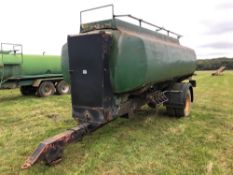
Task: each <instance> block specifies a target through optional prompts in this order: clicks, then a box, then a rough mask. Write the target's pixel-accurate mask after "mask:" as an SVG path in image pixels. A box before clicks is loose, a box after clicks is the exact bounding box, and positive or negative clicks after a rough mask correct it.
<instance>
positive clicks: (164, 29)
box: [80, 4, 182, 39]
mask: <svg viewBox="0 0 233 175" xmlns="http://www.w3.org/2000/svg"><path fill="white" fill-rule="evenodd" d="M107 7H111V8H112V19H114V18H117V17H129V18H132V19H135V20H137V21H138V22H139V26H140V27H142V23H144V24H147V25H150V26H152V27H155V28H156V30H155V31H156V32H160V31H165V32H167V36H170V34H172V35H174V36H176V38H177V39H180V38H181V37H182V35H180V34H178V33H176V32H173V31H171V30H168V29H166V28H164V27H161V26H158V25H155V24H152V23H150V22H147V21H145V20H143V19H140V18H137V17H135V16H132V15H130V14H125V15H115V14H114V5H113V4H108V5H103V6H99V7H95V8H90V9H87V10H83V11H80V26H81V25H82V13H84V12H88V11H93V10H98V9H101V8H107Z"/></svg>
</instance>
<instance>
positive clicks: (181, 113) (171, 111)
mask: <svg viewBox="0 0 233 175" xmlns="http://www.w3.org/2000/svg"><path fill="white" fill-rule="evenodd" d="M184 100H185V102H184V106H182V107H180V108H176V107H166V110H167V114H168V115H169V116H175V117H187V116H188V115H189V114H190V111H191V94H190V91H189V90H187V91H186V92H185V99H184Z"/></svg>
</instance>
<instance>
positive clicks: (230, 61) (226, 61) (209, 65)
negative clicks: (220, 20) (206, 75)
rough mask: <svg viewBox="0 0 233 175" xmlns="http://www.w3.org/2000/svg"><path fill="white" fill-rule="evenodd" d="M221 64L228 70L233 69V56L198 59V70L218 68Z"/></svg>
mask: <svg viewBox="0 0 233 175" xmlns="http://www.w3.org/2000/svg"><path fill="white" fill-rule="evenodd" d="M221 66H225V67H226V69H228V70H233V58H226V57H221V58H213V59H203V60H197V70H216V69H218V68H219V67H221Z"/></svg>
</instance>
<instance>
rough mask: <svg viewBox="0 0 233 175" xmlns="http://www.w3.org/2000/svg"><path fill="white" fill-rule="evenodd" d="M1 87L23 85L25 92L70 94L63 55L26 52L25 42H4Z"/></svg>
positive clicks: (0, 77) (1, 61)
mask: <svg viewBox="0 0 233 175" xmlns="http://www.w3.org/2000/svg"><path fill="white" fill-rule="evenodd" d="M0 54H1V58H0V87H1V88H16V87H20V91H21V93H22V95H37V96H40V97H45V96H50V95H53V94H54V93H57V94H60V95H62V94H66V93H68V92H69V90H70V88H69V85H68V84H67V83H66V82H65V81H64V80H63V75H62V73H61V58H60V57H59V56H43V55H41V56H39V55H23V46H22V45H21V44H11V43H1V51H0Z"/></svg>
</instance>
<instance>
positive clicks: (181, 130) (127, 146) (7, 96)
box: [0, 71, 233, 175]
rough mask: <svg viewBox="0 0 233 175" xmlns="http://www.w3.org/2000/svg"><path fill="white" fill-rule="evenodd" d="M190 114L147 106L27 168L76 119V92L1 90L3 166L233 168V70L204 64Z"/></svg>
mask: <svg viewBox="0 0 233 175" xmlns="http://www.w3.org/2000/svg"><path fill="white" fill-rule="evenodd" d="M194 78H195V79H196V80H197V88H195V103H194V104H193V108H192V113H191V115H190V117H189V118H181V119H176V118H170V117H167V116H166V115H165V114H163V113H164V108H162V107H161V109H160V110H159V112H158V113H156V112H155V111H154V110H152V109H149V108H148V107H146V106H144V107H143V108H142V109H141V110H140V111H138V112H137V113H136V116H135V118H132V119H124V118H119V119H117V120H115V121H113V122H111V123H110V124H108V125H106V126H104V127H103V128H101V129H99V130H97V131H96V132H94V133H93V134H90V135H88V136H86V137H85V138H84V139H83V140H82V142H80V143H75V144H71V145H69V146H68V147H67V148H66V149H65V152H64V157H63V161H62V162H61V163H60V164H58V165H56V166H53V167H48V166H45V165H44V164H43V163H39V164H37V165H35V166H34V167H32V168H31V169H29V170H21V169H20V167H21V165H22V164H23V163H24V161H25V159H26V157H27V156H28V155H29V154H30V153H31V152H32V151H33V150H34V148H35V147H36V146H37V145H38V144H39V142H40V141H42V140H43V139H45V138H47V137H49V136H53V135H55V134H57V133H60V132H62V131H64V130H66V129H67V128H71V127H74V126H75V124H76V123H75V121H73V119H72V118H71V103H70V96H69V95H66V96H52V97H48V98H36V97H23V96H21V95H20V93H19V90H17V89H15V90H2V91H0V174H1V175H7V174H33V175H34V174H56V175H59V174H61V175H63V174H91V175H92V174H185V175H186V174H229V175H230V174H233V72H232V71H231V72H230V71H228V72H225V73H224V76H218V77H212V76H210V72H197V76H196V77H194Z"/></svg>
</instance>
